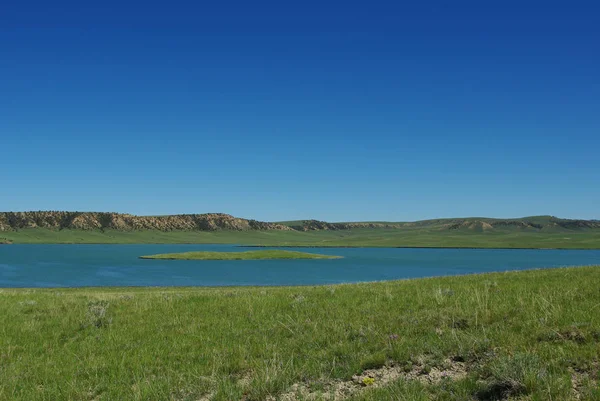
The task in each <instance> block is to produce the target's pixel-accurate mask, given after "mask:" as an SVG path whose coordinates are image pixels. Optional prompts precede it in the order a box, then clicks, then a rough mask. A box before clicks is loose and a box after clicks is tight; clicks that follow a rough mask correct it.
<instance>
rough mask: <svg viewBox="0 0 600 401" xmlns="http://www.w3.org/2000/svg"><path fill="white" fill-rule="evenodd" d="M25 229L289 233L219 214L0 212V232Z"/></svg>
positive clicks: (271, 226)
mask: <svg viewBox="0 0 600 401" xmlns="http://www.w3.org/2000/svg"><path fill="white" fill-rule="evenodd" d="M26 228H47V229H51V230H62V229H77V230H108V229H112V230H119V231H131V230H160V231H174V230H186V231H192V230H193V231H217V230H234V231H246V230H291V228H290V227H287V226H284V225H281V224H276V223H267V222H262V221H256V220H248V219H242V218H238V217H234V216H231V215H228V214H223V213H208V214H181V215H172V216H135V215H131V214H121V213H96V212H55V211H47V212H46V211H44V212H5V213H0V231H9V230H20V229H26Z"/></svg>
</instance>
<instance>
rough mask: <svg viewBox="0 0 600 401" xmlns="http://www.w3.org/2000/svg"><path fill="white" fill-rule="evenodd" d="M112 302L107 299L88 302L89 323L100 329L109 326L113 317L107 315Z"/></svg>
mask: <svg viewBox="0 0 600 401" xmlns="http://www.w3.org/2000/svg"><path fill="white" fill-rule="evenodd" d="M109 306H110V304H109V303H108V302H107V301H92V302H89V303H88V310H87V314H86V317H87V322H86V323H87V324H86V326H93V327H96V328H98V329H100V328H103V327H108V325H110V323H111V322H112V318H109V317H108V316H107V312H108V307H109Z"/></svg>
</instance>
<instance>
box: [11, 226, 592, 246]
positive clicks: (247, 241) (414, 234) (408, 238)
mask: <svg viewBox="0 0 600 401" xmlns="http://www.w3.org/2000/svg"><path fill="white" fill-rule="evenodd" d="M2 240H10V241H12V242H14V243H106V244H111V243H116V244H131V243H139V244H143V243H195V244H209V243H213V244H217V243H222V244H242V245H262V246H319V247H323V246H365V247H457V248H462V247H467V248H565V249H576V248H581V249H600V230H579V231H578V230H571V231H567V230H565V231H560V232H542V231H539V232H530V231H519V230H510V229H506V230H502V229H496V230H494V231H486V232H475V231H468V230H433V229H428V228H425V229H424V228H420V227H406V228H403V229H366V228H361V229H352V230H339V231H309V232H299V231H275V230H272V231H214V232H204V231H170V232H164V231H155V230H146V231H115V230H106V231H93V230H92V231H83V230H60V231H52V230H47V229H37V228H36V229H24V230H19V231H5V232H3V233H0V241H2Z"/></svg>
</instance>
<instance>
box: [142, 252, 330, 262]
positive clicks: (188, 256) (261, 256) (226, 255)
mask: <svg viewBox="0 0 600 401" xmlns="http://www.w3.org/2000/svg"><path fill="white" fill-rule="evenodd" d="M340 258H341V256H333V255H319V254H315V253H306V252H294V251H282V250H265V251H247V252H208V251H199V252H182V253H163V254H158V255H148V256H140V259H168V260H275V259H340Z"/></svg>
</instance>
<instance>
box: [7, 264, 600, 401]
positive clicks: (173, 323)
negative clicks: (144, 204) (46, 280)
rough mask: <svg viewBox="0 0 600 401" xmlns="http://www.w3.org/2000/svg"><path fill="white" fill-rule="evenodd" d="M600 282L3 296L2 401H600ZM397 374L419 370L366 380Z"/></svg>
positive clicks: (599, 274)
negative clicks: (309, 400) (333, 400)
mask: <svg viewBox="0 0 600 401" xmlns="http://www.w3.org/2000/svg"><path fill="white" fill-rule="evenodd" d="M599 282H600V267H581V268H563V269H547V270H532V271H522V272H510V273H493V274H481V275H470V276H462V277H444V278H431V279H418V280H406V281H393V282H381V283H364V284H352V285H335V286H313V287H263V288H239V287H238V288H86V289H4V290H0V400H27V401H33V400H199V399H200V400H209V399H210V400H219V401H224V400H245V401H252V400H266V399H272V400H275V399H281V398H283V396H282V395H283V394H286V393H288V392H290V391H292V390H293V389H306V388H309V389H310V390H309V391H311V392H314V393H318V392H319V391H329V390H331V389H332V388H335V386H339V385H347V386H349V388H351V389H353V391H352V392H351V393H350V394H349V395H348V397H347V398H345V399H347V400H352V401H358V400H363V401H365V400H370V401H375V400H377V401H382V400H431V399H435V400H486V399H515V400H517V399H520V400H540V401H542V400H571V399H573V400H574V399H581V400H600V390H599V389H598V380H599V377H598V375H599V358H600V355H599V354H600V351H599V349H600V348H599V347H600V291H599V290H598V283H599ZM386 366H387V368H386V369H396V372H404V373H402V374H400V373H398V375H399V376H398V377H396V378H395V379H394V380H389V381H385V380H384V379H382V378H380V377H379V376H377V375H375V378H374V379H373V382H372V383H371V381H370V380H365V379H364V378H363V379H360V381H361V382H362V383H363V385H358V384H352V376H353V375H357V374H361V373H363V372H364V371H365V369H380V368H382V367H386ZM457 366H460V367H461V369H463V370H464V372H465V373H464V374H463V375H458V374H457V375H454V374H453V372H454V370H453V369H457ZM382 371H383V370H382ZM440 372H445V373H448V374H447V375H446V376H447V377H445V378H443V377H440V379H439V380H433V383H429V382H428V381H427V379H428V378H430V377H435V374H436V373H440ZM438 376H440V375H438ZM441 376H444V375H443V374H442V375H441ZM365 384H369V385H368V386H365ZM295 385H296V387H294V386H295ZM298 385H299V387H298ZM299 391H300V390H299ZM269 397H272V398H269ZM576 397H579V398H576ZM292 399H293V398H292ZM316 399H322V398H319V397H317V398H316Z"/></svg>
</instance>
